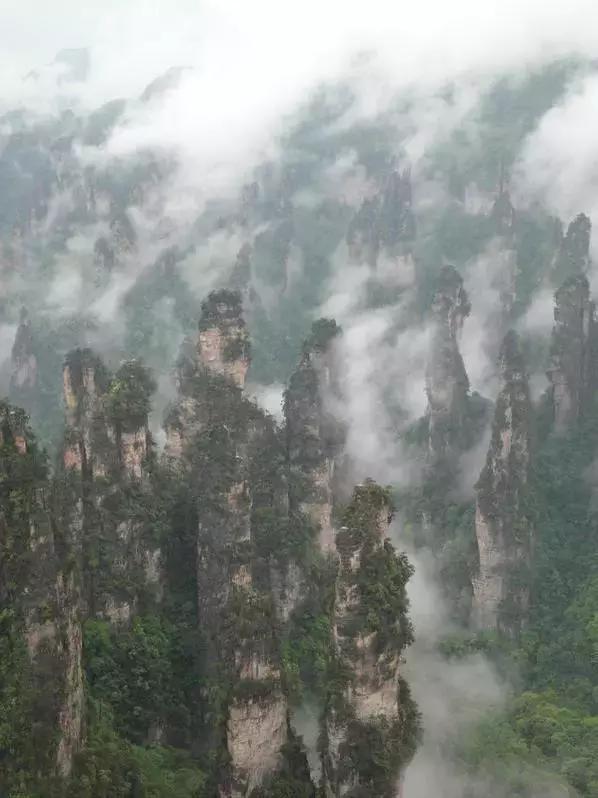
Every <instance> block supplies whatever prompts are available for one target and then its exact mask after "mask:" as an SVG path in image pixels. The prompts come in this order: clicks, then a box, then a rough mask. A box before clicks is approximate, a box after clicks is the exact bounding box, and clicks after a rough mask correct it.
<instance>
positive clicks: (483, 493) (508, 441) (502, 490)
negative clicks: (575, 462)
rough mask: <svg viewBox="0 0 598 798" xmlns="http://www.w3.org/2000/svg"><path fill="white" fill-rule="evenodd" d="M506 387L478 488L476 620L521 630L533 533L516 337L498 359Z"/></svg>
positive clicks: (525, 404)
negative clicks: (527, 501) (527, 505)
mask: <svg viewBox="0 0 598 798" xmlns="http://www.w3.org/2000/svg"><path fill="white" fill-rule="evenodd" d="M500 370H501V376H502V380H503V387H502V389H501V391H500V394H499V395H498V399H497V401H496V408H495V412H494V423H493V426H492V438H491V441H490V447H489V449H488V455H487V458H486V465H485V466H484V469H483V471H482V473H481V475H480V478H479V480H478V482H477V485H476V490H477V499H476V510H475V533H476V540H477V548H478V556H479V570H478V572H477V573H476V574H475V575H474V577H473V580H472V581H473V620H474V624H475V625H476V626H478V627H479V628H495V627H498V628H500V629H502V630H503V631H507V632H515V631H517V630H518V629H519V628H520V626H521V624H522V622H524V619H525V613H526V611H527V607H528V604H529V584H530V579H529V568H530V560H531V555H532V548H533V528H532V522H531V519H530V517H529V508H527V507H526V491H527V484H528V480H529V470H530V425H531V412H532V409H531V403H530V397H529V387H528V378H527V374H526V371H525V366H524V362H523V358H522V355H521V351H520V348H519V342H518V339H517V336H516V334H515V333H514V332H512V331H511V332H509V333H508V334H507V336H506V337H505V339H504V341H503V344H502V348H501V354H500Z"/></svg>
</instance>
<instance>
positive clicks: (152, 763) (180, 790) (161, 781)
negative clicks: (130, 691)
mask: <svg viewBox="0 0 598 798" xmlns="http://www.w3.org/2000/svg"><path fill="white" fill-rule="evenodd" d="M88 738H89V739H88V744H87V746H86V748H85V750H84V751H83V752H82V753H81V754H79V755H78V757H77V759H76V763H75V773H74V777H73V779H72V782H71V784H70V786H69V791H68V798H133V796H134V798H199V797H200V795H201V790H202V787H203V785H204V783H205V777H204V774H203V772H202V771H201V769H200V768H199V767H198V765H197V762H196V761H195V760H194V759H193V758H192V757H191V756H190V755H189V754H188V753H187V752H185V751H177V750H175V749H172V748H167V747H164V746H148V747H141V746H137V745H132V744H131V743H130V742H128V741H127V740H125V739H123V738H122V737H121V736H120V735H119V734H118V733H117V731H116V730H115V720H114V718H113V716H112V713H111V711H110V709H109V708H108V707H107V706H106V705H104V704H102V703H101V702H97V701H92V702H91V704H90V726H89V733H88Z"/></svg>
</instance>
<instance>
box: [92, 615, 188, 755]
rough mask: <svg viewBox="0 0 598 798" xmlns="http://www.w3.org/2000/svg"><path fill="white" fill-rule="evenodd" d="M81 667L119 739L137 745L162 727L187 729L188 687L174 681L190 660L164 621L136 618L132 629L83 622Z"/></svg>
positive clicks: (171, 626)
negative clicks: (82, 663) (106, 711)
mask: <svg viewBox="0 0 598 798" xmlns="http://www.w3.org/2000/svg"><path fill="white" fill-rule="evenodd" d="M84 663H85V670H86V675H87V681H88V685H89V690H90V695H91V696H92V698H93V699H94V700H97V701H98V702H100V703H101V704H102V706H106V707H110V708H111V713H112V715H113V717H114V721H115V724H116V728H117V729H118V730H119V734H120V735H121V736H122V737H123V738H125V739H128V740H130V741H131V742H133V743H141V742H143V741H144V740H146V739H147V737H148V734H149V733H150V731H151V729H152V728H153V727H156V726H160V725H162V724H164V723H171V724H173V726H175V727H177V728H178V729H180V730H181V731H182V730H184V727H185V726H187V727H188V724H189V707H188V693H187V690H186V688H187V685H186V683H185V682H184V681H182V682H181V681H179V680H178V678H177V677H178V676H179V675H180V673H181V671H182V670H185V669H187V668H189V667H193V660H192V659H190V656H189V654H188V653H186V651H185V646H184V645H183V642H182V641H181V639H180V633H179V630H178V629H177V628H176V627H175V626H173V625H172V624H170V623H169V622H168V621H166V620H165V619H161V618H159V617H156V616H148V617H137V618H135V619H134V621H133V623H132V625H131V627H115V626H112V625H110V624H109V623H107V622H106V621H99V620H89V621H87V622H86V624H85V627H84ZM181 727H182V729H181ZM181 731H179V734H180V733H181ZM187 733H188V728H187Z"/></svg>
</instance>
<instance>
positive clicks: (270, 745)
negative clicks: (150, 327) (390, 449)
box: [167, 291, 288, 796]
mask: <svg viewBox="0 0 598 798" xmlns="http://www.w3.org/2000/svg"><path fill="white" fill-rule="evenodd" d="M248 366H249V343H248V338H247V333H246V330H245V323H244V320H243V317H242V315H241V303H240V296H239V294H237V293H234V292H224V291H222V292H218V293H214V294H211V295H210V297H209V298H208V300H207V301H206V302H205V303H204V305H203V308H202V316H201V318H200V322H199V336H198V342H197V346H196V347H195V348H193V347H188V348H187V354H186V356H184V357H183V359H182V361H181V363H180V369H179V392H180V397H179V400H178V402H177V404H176V406H175V408H174V409H173V411H172V412H171V414H170V415H169V417H168V419H167V430H168V438H169V443H168V450H167V458H168V459H170V461H171V462H173V460H174V463H173V465H174V466H175V467H176V468H177V469H178V468H181V467H182V469H183V471H184V472H185V473H187V474H188V478H189V481H190V485H191V489H192V490H193V491H194V492H195V502H194V503H195V507H196V512H197V533H196V558H197V559H196V563H197V569H196V582H197V601H198V618H199V622H200V624H201V626H202V629H203V634H204V646H205V656H204V667H205V670H206V674H207V676H208V680H207V684H208V687H207V688H206V690H205V691H204V698H203V708H202V713H203V720H204V722H205V723H206V725H207V726H208V727H209V726H210V725H211V726H212V736H211V739H210V740H209V741H208V745H209V747H211V748H212V749H213V751H214V752H215V753H216V755H217V756H222V755H223V754H224V753H226V761H227V764H226V765H225V764H224V762H223V763H222V765H221V767H220V768H219V773H218V776H217V781H218V790H219V794H220V795H222V796H245V795H249V794H250V793H251V791H252V790H253V789H255V788H258V787H260V786H261V785H262V784H263V783H264V782H266V781H268V779H271V778H272V777H273V776H274V774H275V773H276V772H277V771H278V770H279V769H280V767H281V765H282V762H283V754H282V749H283V747H284V745H285V744H286V742H287V735H288V718H287V712H288V711H287V700H286V697H285V695H284V693H283V690H282V682H281V667H280V654H279V646H278V641H277V636H276V631H275V630H276V624H275V622H274V619H275V610H274V602H273V597H272V589H271V576H272V569H271V559H272V557H273V554H274V551H275V550H276V548H277V546H276V542H275V541H274V540H270V539H269V536H270V535H272V534H274V533H275V532H276V526H275V524H276V519H280V518H284V515H283V514H285V513H286V482H285V480H284V460H283V459H282V458H281V453H282V450H281V448H280V441H279V439H278V436H277V435H276V432H275V430H274V428H273V424H272V422H271V420H269V419H268V418H266V417H265V415H264V414H263V413H262V412H261V411H260V410H259V409H258V408H257V407H256V406H255V405H254V404H252V403H251V402H250V401H249V400H248V399H247V398H246V397H245V396H244V395H243V392H242V388H243V386H244V383H245V376H246V373H247V369H248ZM277 553H280V552H277ZM217 686H218V688H217ZM214 693H219V694H220V698H219V699H218V700H216V701H215V700H214V699H213V698H212V695H213V694H214ZM219 719H222V720H219ZM219 724H222V727H221V728H220V729H219V728H218V726H219ZM222 738H224V740H225V751H222V750H219V746H220V743H221V740H222Z"/></svg>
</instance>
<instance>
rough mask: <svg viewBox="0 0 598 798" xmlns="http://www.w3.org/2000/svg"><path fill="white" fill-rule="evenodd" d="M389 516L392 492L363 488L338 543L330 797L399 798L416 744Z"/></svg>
mask: <svg viewBox="0 0 598 798" xmlns="http://www.w3.org/2000/svg"><path fill="white" fill-rule="evenodd" d="M391 514H392V505H391V501H390V498H389V494H388V492H387V491H385V490H384V489H383V488H381V487H379V486H378V485H376V484H375V483H373V482H367V483H365V484H364V485H359V486H357V487H356V488H355V491H354V494H353V499H352V501H351V503H350V504H349V506H348V508H347V511H346V513H345V516H344V518H343V521H344V525H343V526H342V527H341V529H340V530H339V534H338V537H337V547H338V551H339V555H340V566H339V572H338V577H337V583H336V600H335V607H334V620H333V639H334V649H335V655H334V656H335V662H334V666H333V667H334V668H335V673H336V679H335V680H334V685H335V689H334V690H333V691H331V693H330V695H329V698H328V704H327V709H326V716H325V724H324V733H323V739H324V745H323V786H324V793H325V795H326V796H335V797H336V796H345V795H346V796H357V795H359V796H372V798H373V797H374V796H388V798H390V796H394V795H395V794H396V790H397V785H398V781H399V778H400V774H401V770H402V768H404V766H405V765H406V764H407V762H408V761H409V759H410V757H411V755H412V754H413V751H414V747H415V741H416V739H417V734H418V722H417V713H416V712H415V709H414V706H413V703H412V702H411V699H410V696H409V692H408V689H407V687H406V685H405V684H404V682H402V680H401V678H400V663H401V653H402V651H403V649H404V648H405V647H406V646H407V645H409V643H410V642H411V641H412V630H411V626H410V624H409V622H408V620H407V615H406V610H407V598H406V594H405V584H406V582H407V580H408V579H409V577H410V575H411V573H412V571H411V568H410V566H409V564H408V563H407V560H406V559H405V558H404V556H401V555H397V553H396V552H395V550H394V548H393V547H392V545H391V544H390V541H389V540H388V538H387V533H388V527H389V523H390V520H391ZM383 595H384V598H382V596H383ZM382 751H385V752H386V760H385V765H382V764H381V762H380V760H379V756H380V753H381V752H382Z"/></svg>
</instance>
